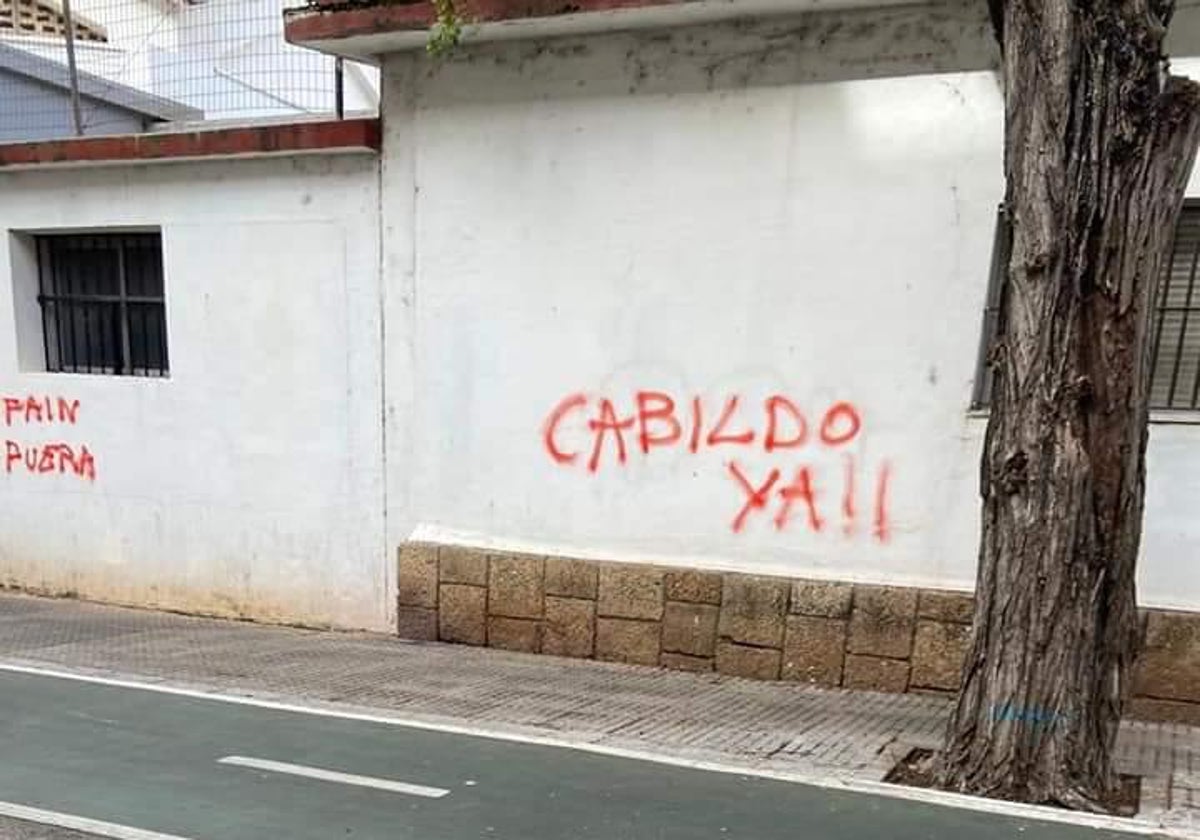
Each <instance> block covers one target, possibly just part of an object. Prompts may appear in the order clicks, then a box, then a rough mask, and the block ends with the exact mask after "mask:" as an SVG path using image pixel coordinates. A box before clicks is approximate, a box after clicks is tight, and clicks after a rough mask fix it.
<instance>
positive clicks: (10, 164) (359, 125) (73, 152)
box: [0, 119, 380, 173]
mask: <svg viewBox="0 0 1200 840" xmlns="http://www.w3.org/2000/svg"><path fill="white" fill-rule="evenodd" d="M379 147H380V127H379V120H377V119H360V120H328V121H325V122H301V123H289V124H285V125H248V126H240V127H237V128H226V129H219V130H213V131H189V132H159V133H154V134H128V135H115V136H110V137H79V138H72V139H69V140H43V141H37V142H27V143H5V144H0V173H4V172H9V171H13V170H18V169H47V168H67V167H77V166H94V165H101V164H123V163H124V164H138V163H155V162H159V163H165V162H174V161H194V160H220V159H228V158H246V157H274V156H281V155H300V154H321V153H323V154H339V153H341V154H346V153H359V154H375V153H377V152H378V151H379Z"/></svg>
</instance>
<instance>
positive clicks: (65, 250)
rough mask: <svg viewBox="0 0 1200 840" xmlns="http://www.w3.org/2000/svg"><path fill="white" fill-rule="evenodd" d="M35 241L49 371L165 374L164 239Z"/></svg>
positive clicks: (105, 236) (107, 236)
mask: <svg viewBox="0 0 1200 840" xmlns="http://www.w3.org/2000/svg"><path fill="white" fill-rule="evenodd" d="M34 240H35V245H36V248H37V266H38V290H39V294H38V302H39V304H40V305H41V311H42V335H43V340H44V342H45V353H46V370H49V371H54V372H59V373H98V374H111V375H117V376H166V375H167V372H168V369H169V368H168V364H167V328H166V305H165V302H164V299H163V262H162V238H161V234H159V233H119V234H118V233H95V234H92V233H89V234H54V235H38V236H36V237H34Z"/></svg>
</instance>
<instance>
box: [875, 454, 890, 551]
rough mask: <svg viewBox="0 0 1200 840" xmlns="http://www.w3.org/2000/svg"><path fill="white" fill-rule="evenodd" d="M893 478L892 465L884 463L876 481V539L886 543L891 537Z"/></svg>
mask: <svg viewBox="0 0 1200 840" xmlns="http://www.w3.org/2000/svg"><path fill="white" fill-rule="evenodd" d="M891 477H892V465H891V463H889V462H888V461H884V462H883V463H882V464H881V465H880V467H879V475H878V476H877V477H876V479H875V539H877V540H879V541H880V542H881V543H885V542H887V541H888V539H889V538H890V537H891V534H890V532H889V530H888V482H889V481H890V480H891Z"/></svg>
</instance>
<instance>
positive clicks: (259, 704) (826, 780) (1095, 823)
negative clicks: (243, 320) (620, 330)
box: [0, 661, 1200, 840]
mask: <svg viewBox="0 0 1200 840" xmlns="http://www.w3.org/2000/svg"><path fill="white" fill-rule="evenodd" d="M0 671H11V672H12V673H15V674H30V675H33V676H39V677H53V678H55V679H60V680H73V681H76V682H85V683H93V684H95V685H106V686H111V687H114V688H129V689H133V690H136V691H149V692H154V693H156V694H170V695H173V696H176V697H187V698H190V699H195V700H211V701H214V702H217V703H229V704H231V705H235V706H251V707H254V708H258V709H269V710H271V711H277V712H292V713H295V714H301V715H314V716H316V717H328V718H337V719H340V720H352V721H358V722H361V723H381V724H386V725H389V726H400V727H404V728H408V729H420V730H424V731H427V732H442V733H446V734H449V735H469V736H471V737H475V738H487V739H489V740H493V741H508V742H513V743H518V744H534V745H537V746H542V747H556V748H559V749H568V750H576V751H579V752H587V753H593V754H595V755H605V756H611V757H613V758H628V759H633V760H635V761H648V762H650V763H653V764H663V765H666V766H669V767H682V768H685V769H689V770H704V771H707V772H710V773H725V774H729V775H733V776H749V777H753V778H757V779H773V780H775V781H780V782H793V783H797V784H804V785H811V786H812V787H819V788H825V789H829V790H842V791H848V792H850V793H871V794H875V795H877V796H884V797H888V798H891V799H906V800H909V801H912V802H924V803H926V804H930V805H943V806H946V807H949V808H960V809H962V810H965V811H980V812H983V813H989V814H997V815H1000V816H1007V817H1020V818H1025V819H1032V820H1038V821H1040V822H1051V823H1062V824H1067V825H1081V826H1087V827H1090V828H1098V829H1110V830H1115V831H1121V832H1125V833H1127V834H1135V835H1152V836H1154V837H1156V838H1162V837H1169V838H1186V840H1200V830H1198V829H1196V828H1191V827H1187V826H1180V825H1164V824H1162V823H1161V822H1160V821H1159V820H1157V819H1153V820H1151V819H1144V820H1134V819H1129V818H1127V817H1110V816H1106V815H1103V814H1087V813H1081V812H1077V811H1063V810H1061V809H1059V808H1051V807H1049V806H1045V805H1026V804H1024V803H1021V802H1006V801H1003V800H999V799H983V798H981V797H977V796H964V795H963V794H959V793H948V792H946V791H940V790H927V789H925V788H910V787H904V786H901V785H892V784H885V783H884V782H871V781H867V780H864V779H861V778H853V777H849V778H847V777H838V776H831V775H829V774H828V771H827V772H825V773H818V772H816V771H794V770H792V771H789V770H772V769H767V768H760V767H750V766H746V765H744V764H734V763H725V762H717V761H711V760H706V759H695V758H684V757H682V756H674V755H664V754H662V753H656V752H651V751H650V750H649V749H645V750H641V749H629V748H627V747H614V746H609V745H608V744H595V743H588V742H587V741H572V740H570V739H568V738H564V737H554V736H549V735H536V734H530V733H528V732H523V731H522V732H516V731H512V730H511V729H506V728H504V726H503V725H502V724H497V725H496V726H494V727H492V728H487V727H481V726H465V725H461V724H455V723H438V722H434V721H429V720H421V719H420V718H409V717H403V716H401V715H399V714H394V715H387V714H377V713H369V712H357V711H349V710H345V711H344V710H342V709H331V708H326V707H323V706H312V705H303V704H301V703H284V702H280V701H277V700H267V699H264V698H260V697H252V696H245V695H237V694H222V693H220V692H216V691H202V690H199V689H195V688H183V687H181V686H174V685H168V684H165V683H150V682H138V681H137V680H131V679H116V678H114V677H101V676H94V675H91V674H83V673H75V672H73V671H62V670H58V669H54V668H44V667H41V666H32V665H20V664H16V663H9V662H3V661H0Z"/></svg>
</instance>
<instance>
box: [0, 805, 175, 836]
mask: <svg viewBox="0 0 1200 840" xmlns="http://www.w3.org/2000/svg"><path fill="white" fill-rule="evenodd" d="M0 816H2V817H12V818H13V819H14V820H25V821H27V822H31V823H41V824H42V825H52V826H54V827H55V828H68V829H70V830H72V831H82V832H83V833H85V834H95V835H98V836H100V837H111V838H113V839H114V840H187V838H186V837H180V836H178V835H176V834H160V833H159V832H157V831H147V830H145V829H143V828H133V827H132V826H128V825H117V824H116V823H107V822H101V821H100V820H92V819H88V818H87V817H77V816H75V815H74V814H61V813H59V812H57V811H44V810H42V809H41V808H30V807H29V806H27V805H18V804H16V803H15V802H0Z"/></svg>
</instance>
